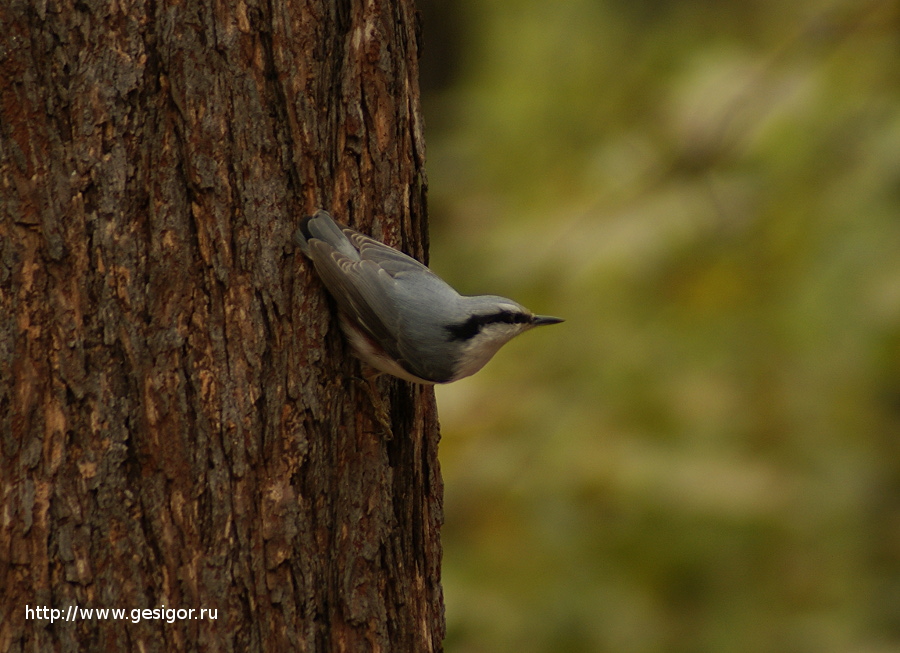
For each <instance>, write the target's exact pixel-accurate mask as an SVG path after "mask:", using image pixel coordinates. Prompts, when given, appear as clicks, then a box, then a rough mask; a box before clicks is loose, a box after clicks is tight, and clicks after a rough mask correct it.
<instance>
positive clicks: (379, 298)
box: [309, 239, 401, 359]
mask: <svg viewBox="0 0 900 653" xmlns="http://www.w3.org/2000/svg"><path fill="white" fill-rule="evenodd" d="M309 249H310V254H311V257H312V259H313V262H314V263H315V266H316V271H318V273H319V277H320V278H321V279H322V282H323V283H324V284H325V287H326V288H328V290H329V291H330V293H331V295H332V297H334V299H335V301H336V302H337V303H338V307H339V308H340V309H341V310H342V311H343V312H344V313H345V314H347V315H348V316H352V317H354V318H355V321H356V322H358V324H359V325H360V326H361V327H362V328H363V329H365V331H366V332H368V334H369V335H370V336H371V337H372V338H373V339H374V340H375V341H376V342H378V343H379V344H380V345H381V346H382V347H383V348H384V350H385V351H386V352H387V353H388V354H389V355H390V356H391V357H393V358H395V359H397V358H400V357H401V355H400V352H399V351H398V349H397V343H396V340H395V338H394V336H393V335H392V334H394V333H396V332H397V309H396V307H395V306H394V304H393V302H392V301H391V299H390V297H389V296H388V294H387V293H386V292H385V289H384V284H392V283H394V280H393V279H392V278H391V277H390V275H388V273H387V272H385V271H384V270H382V269H381V268H379V266H378V265H377V264H376V263H374V262H373V261H365V260H363V261H355V260H353V259H351V258H349V257H347V256H345V255H344V254H342V253H341V252H339V251H338V250H336V249H335V248H334V247H332V246H331V245H329V244H328V243H326V242H325V241H322V240H318V239H313V240H311V241H310V243H309Z"/></svg>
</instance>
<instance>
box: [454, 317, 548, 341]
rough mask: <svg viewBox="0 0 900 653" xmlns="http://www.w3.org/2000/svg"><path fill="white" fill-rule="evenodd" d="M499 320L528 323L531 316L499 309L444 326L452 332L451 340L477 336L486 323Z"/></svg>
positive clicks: (510, 322)
mask: <svg viewBox="0 0 900 653" xmlns="http://www.w3.org/2000/svg"><path fill="white" fill-rule="evenodd" d="M498 322H502V323H504V324H528V323H529V322H531V316H530V315H525V314H524V313H515V312H513V311H499V312H498V313H490V314H488V315H473V316H472V317H470V318H469V319H468V320H466V321H465V322H462V323H461V324H451V325H449V326H446V327H444V328H445V329H447V332H448V333H449V334H450V340H469V339H470V338H473V337H475V335H476V334H477V333H478V332H480V331H481V329H482V328H484V326H485V325H486V324H496V323H498Z"/></svg>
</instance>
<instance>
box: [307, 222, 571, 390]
mask: <svg viewBox="0 0 900 653" xmlns="http://www.w3.org/2000/svg"><path fill="white" fill-rule="evenodd" d="M294 240H295V242H296V243H297V244H298V245H299V246H300V249H301V251H302V252H303V253H304V254H305V255H306V256H307V257H308V258H309V259H310V260H311V261H312V263H313V266H314V267H315V270H316V272H317V273H318V276H319V278H320V279H321V280H322V283H323V284H324V285H325V288H326V289H327V290H328V292H329V293H330V294H331V296H332V297H333V298H334V300H335V302H336V303H337V308H338V314H339V318H340V324H341V327H342V330H343V332H344V333H345V335H346V336H347V339H348V340H349V342H350V345H351V346H352V347H353V349H354V351H355V352H356V354H357V355H358V357H359V358H361V359H362V360H363V361H364V362H365V363H367V364H368V365H369V366H371V367H372V368H374V369H375V370H377V372H376V374H380V373H387V374H389V375H391V376H395V377H398V378H400V379H404V380H406V381H410V382H413V383H421V384H427V385H434V384H443V383H451V382H453V381H458V380H459V379H462V378H465V377H468V376H471V375H472V374H475V373H476V372H478V371H479V370H480V369H481V368H482V367H484V365H485V364H486V363H487V362H488V361H489V360H490V359H491V358H492V357H493V356H494V354H496V353H497V351H498V350H499V349H500V347H502V346H503V345H505V344H506V343H507V342H509V341H510V340H511V339H512V338H514V337H515V336H517V335H519V334H520V333H524V332H525V331H528V330H530V329H533V328H535V327H539V326H545V325H549V324H558V323H560V322H563V321H564V320H563V319H562V318H558V317H552V316H549V315H535V314H534V313H532V312H531V311H529V310H528V309H527V308H525V307H524V306H522V305H521V304H519V303H518V302H515V301H513V300H512V299H508V298H506V297H498V296H496V295H475V296H467V295H461V294H459V293H458V292H457V291H456V290H454V289H453V287H451V286H450V285H449V284H448V283H447V282H445V281H444V280H443V279H441V278H440V277H439V276H438V275H436V274H435V273H434V272H432V271H431V270H429V269H428V268H427V267H426V266H425V265H423V264H422V263H419V262H418V261H417V260H415V259H414V258H412V257H410V256H407V255H406V254H404V253H403V252H401V251H399V250H397V249H394V248H393V247H389V246H388V245H385V244H384V243H381V242H379V241H377V240H375V239H373V238H370V237H369V236H366V235H364V234H362V233H360V232H358V231H356V230H355V229H351V228H350V227H347V226H345V225H343V224H341V223H339V222H336V221H335V220H334V218H332V217H331V215H329V214H328V213H327V212H326V211H323V210H318V211H316V212H315V213H314V214H313V215H311V216H308V217H305V218H303V219H302V220H301V221H300V224H299V227H298V228H297V230H296V231H295V234H294Z"/></svg>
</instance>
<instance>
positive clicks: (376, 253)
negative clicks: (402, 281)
mask: <svg viewBox="0 0 900 653" xmlns="http://www.w3.org/2000/svg"><path fill="white" fill-rule="evenodd" d="M343 230H344V235H345V236H347V238H348V239H349V240H350V242H351V243H352V244H353V246H354V247H355V248H356V249H357V250H359V256H360V258H362V259H363V260H365V261H373V262H374V263H376V264H377V265H378V266H379V267H380V268H381V269H383V270H384V271H385V272H387V273H388V274H389V275H391V277H395V276H397V274H399V273H400V272H420V273H423V274H429V275H432V276H434V272H432V271H431V270H429V269H428V268H427V267H425V266H424V265H422V264H421V263H419V262H418V261H417V260H416V259H414V258H412V257H411V256H407V255H406V254H404V253H403V252H401V251H399V250H396V249H394V248H393V247H389V246H388V245H385V244H384V243H380V242H378V241H377V240H375V239H373V238H369V237H368V236H366V235H365V234H361V233H359V232H358V231H356V230H354V229H350V228H349V227H344V229H343Z"/></svg>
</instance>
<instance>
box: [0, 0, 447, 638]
mask: <svg viewBox="0 0 900 653" xmlns="http://www.w3.org/2000/svg"><path fill="white" fill-rule="evenodd" d="M417 57H418V43H417V34H416V13H415V9H414V7H413V1H412V0H368V1H364V0H279V1H277V2H271V1H270V0H118V1H117V0H62V1H61V2H54V1H52V0H51V1H47V0H7V1H6V2H3V3H0V588H2V590H0V651H21V650H27V651H76V650H92V651H100V650H104V651H126V650H142V651H173V650H212V651H220V650H221V651H262V650H265V651H287V650H301V651H367V650H371V651H379V650H380V651H401V652H406V651H435V650H440V649H441V638H442V635H443V608H442V597H441V589H440V584H439V574H440V570H439V562H440V542H439V537H438V529H439V526H440V522H441V480H440V473H439V469H438V463H437V457H436V455H437V440H438V427H437V420H436V416H435V407H434V399H433V394H432V392H431V390H430V389H428V388H422V387H418V386H412V385H410V384H406V383H404V382H401V381H396V380H391V379H386V378H383V379H381V380H380V381H379V389H380V391H381V392H382V393H383V394H384V397H385V402H386V404H387V405H388V406H389V411H390V415H391V419H392V422H393V433H394V437H393V438H392V439H387V438H385V437H383V436H382V434H381V432H380V428H379V427H378V425H377V422H376V421H375V419H374V415H375V413H374V411H373V409H372V406H371V401H370V400H369V398H368V396H367V394H366V392H365V388H364V387H363V386H362V385H361V383H360V382H359V381H358V380H357V379H356V378H354V377H357V376H359V374H360V368H359V364H358V363H357V362H356V360H355V359H354V358H353V357H352V356H351V355H350V353H349V350H348V348H347V346H346V344H345V342H344V340H343V338H342V336H341V334H340V332H339V329H337V328H336V321H335V319H334V315H333V306H332V304H331V302H330V300H328V299H327V297H326V295H325V293H324V291H323V288H322V286H321V284H320V283H319V282H318V280H317V279H316V277H315V275H314V273H312V272H311V268H310V266H309V265H307V263H306V262H305V261H304V260H303V259H302V257H301V256H300V255H299V253H298V252H296V251H295V250H294V248H293V245H292V244H291V234H292V231H293V229H294V226H295V224H296V222H297V220H298V218H299V217H301V216H302V215H304V214H306V213H308V212H310V211H312V210H313V209H314V208H317V207H323V208H326V209H328V210H330V211H331V212H333V214H334V215H336V216H337V217H339V218H341V219H343V220H345V221H348V222H350V223H352V224H354V225H355V226H356V227H357V228H359V229H361V230H362V231H365V232H368V233H371V234H373V235H375V236H376V237H377V238H380V239H383V240H385V241H386V242H388V243H390V244H392V245H395V246H398V247H400V248H402V249H404V250H405V251H407V252H409V253H411V254H412V255H414V256H417V257H419V258H420V259H422V258H423V257H424V256H425V252H426V251H427V235H426V225H425V177H424V169H423V165H424V160H423V159H424V150H423V140H422V121H421V115H420V108H419V91H418V81H417V75H418V69H417V65H418V64H417ZM73 607H74V608H76V610H75V611H74V613H73V612H71V611H70V608H73ZM28 608H30V609H31V610H32V612H30V613H29V612H28ZM44 608H46V609H47V610H48V611H44V612H34V610H35V609H38V610H42V609H44ZM103 608H116V609H124V610H125V614H124V618H118V619H117V618H115V616H114V613H109V614H108V615H107V616H106V617H105V618H103V617H102V616H101V613H98V612H97V609H103ZM201 608H202V609H206V610H216V618H215V619H213V618H211V615H210V613H205V616H201V614H200V609H201ZM49 609H57V610H60V611H61V612H60V613H58V616H57V617H56V619H55V620H53V621H52V623H51V620H50V618H48V617H51V616H53V613H50V612H49ZM87 609H93V610H94V613H93V615H92V616H90V617H89V616H87V613H86V610H87ZM135 609H151V610H152V609H160V610H165V609H168V610H173V609H175V610H178V609H180V610H188V609H193V610H194V612H193V614H190V615H189V614H187V613H185V612H181V613H171V612H168V613H167V612H159V613H156V614H155V615H154V614H153V613H137V614H136V613H135V612H134V610H135ZM73 614H74V616H75V619H74V620H68V618H69V617H71V616H73ZM136 616H137V618H135V617H136ZM188 616H190V617H192V618H185V617H188ZM160 617H161V618H160ZM170 618H173V620H172V621H171V623H170Z"/></svg>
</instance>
